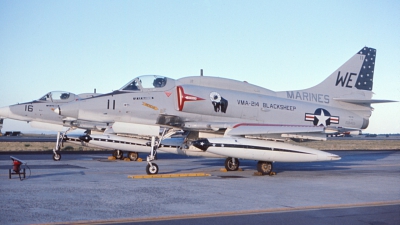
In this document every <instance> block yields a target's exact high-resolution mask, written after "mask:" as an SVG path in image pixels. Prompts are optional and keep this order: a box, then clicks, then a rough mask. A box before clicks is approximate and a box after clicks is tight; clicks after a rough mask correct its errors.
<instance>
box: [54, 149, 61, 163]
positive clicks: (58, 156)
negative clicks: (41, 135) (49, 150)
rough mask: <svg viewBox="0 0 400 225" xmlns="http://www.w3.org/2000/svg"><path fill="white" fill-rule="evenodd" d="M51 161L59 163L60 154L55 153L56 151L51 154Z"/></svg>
mask: <svg viewBox="0 0 400 225" xmlns="http://www.w3.org/2000/svg"><path fill="white" fill-rule="evenodd" d="M53 160H54V161H60V160H61V154H59V153H57V152H56V151H54V153H53Z"/></svg>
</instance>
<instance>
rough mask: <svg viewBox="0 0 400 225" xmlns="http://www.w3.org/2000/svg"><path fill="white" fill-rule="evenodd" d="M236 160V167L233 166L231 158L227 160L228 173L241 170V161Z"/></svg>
mask: <svg viewBox="0 0 400 225" xmlns="http://www.w3.org/2000/svg"><path fill="white" fill-rule="evenodd" d="M235 160H236V165H233V162H232V158H231V157H229V158H227V159H225V169H226V170H227V171H237V170H238V169H239V165H240V163H239V160H238V159H235Z"/></svg>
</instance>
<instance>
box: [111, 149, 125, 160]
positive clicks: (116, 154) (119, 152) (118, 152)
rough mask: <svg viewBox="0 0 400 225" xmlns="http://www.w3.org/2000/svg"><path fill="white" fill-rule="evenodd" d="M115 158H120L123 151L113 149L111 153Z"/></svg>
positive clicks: (122, 155)
mask: <svg viewBox="0 0 400 225" xmlns="http://www.w3.org/2000/svg"><path fill="white" fill-rule="evenodd" d="M112 155H113V156H114V157H115V158H116V159H122V158H123V157H124V152H123V151H121V150H114V152H113V154H112Z"/></svg>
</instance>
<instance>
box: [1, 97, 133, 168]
mask: <svg viewBox="0 0 400 225" xmlns="http://www.w3.org/2000/svg"><path fill="white" fill-rule="evenodd" d="M96 95H99V94H97V93H83V94H79V95H76V94H74V93H71V92H66V91H52V92H49V93H46V94H45V95H44V96H43V97H41V98H39V99H37V100H34V101H30V102H25V103H18V104H15V105H10V106H5V107H1V108H0V118H9V119H14V120H20V121H27V122H29V123H30V125H31V127H34V128H38V129H44V130H51V131H57V132H58V133H57V134H58V135H57V143H56V147H55V148H54V149H53V152H54V154H53V159H54V160H56V161H58V160H60V159H61V154H60V153H59V151H60V149H61V148H60V147H61V144H62V142H63V141H66V142H69V143H74V144H81V143H82V140H81V139H79V138H74V137H68V136H66V133H67V132H68V131H69V130H70V129H76V128H81V129H87V130H91V131H98V132H103V131H104V130H105V129H106V128H107V125H108V124H106V123H100V122H91V121H79V120H72V121H71V120H69V119H68V118H65V117H63V116H60V115H57V114H55V113H53V111H52V110H54V109H55V108H57V107H58V106H59V105H62V104H65V103H67V102H71V101H77V100H79V99H82V98H89V97H93V96H96ZM0 121H1V124H3V119H1V120H0ZM83 143H86V142H83ZM86 145H90V144H86ZM96 147H98V146H96ZM111 147H112V146H111ZM121 154H122V152H121V151H119V150H115V152H114V155H116V156H117V157H121ZM136 155H137V153H136Z"/></svg>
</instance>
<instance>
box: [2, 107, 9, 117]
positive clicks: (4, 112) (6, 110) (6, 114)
mask: <svg viewBox="0 0 400 225" xmlns="http://www.w3.org/2000/svg"><path fill="white" fill-rule="evenodd" d="M9 116H10V107H8V106H5V107H1V108H0V118H8V117H9Z"/></svg>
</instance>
